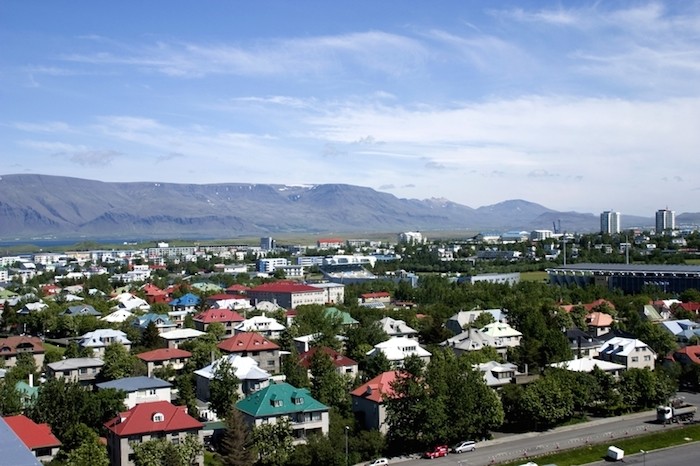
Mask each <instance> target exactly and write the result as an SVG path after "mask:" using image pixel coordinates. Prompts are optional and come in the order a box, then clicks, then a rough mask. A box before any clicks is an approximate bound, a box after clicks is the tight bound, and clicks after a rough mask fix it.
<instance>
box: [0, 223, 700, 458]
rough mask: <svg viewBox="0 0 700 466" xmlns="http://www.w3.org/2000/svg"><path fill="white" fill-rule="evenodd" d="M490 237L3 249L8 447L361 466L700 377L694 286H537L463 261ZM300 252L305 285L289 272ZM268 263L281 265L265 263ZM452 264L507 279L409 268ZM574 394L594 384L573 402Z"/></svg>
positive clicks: (538, 424) (666, 392) (484, 263)
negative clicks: (319, 458)
mask: <svg viewBox="0 0 700 466" xmlns="http://www.w3.org/2000/svg"><path fill="white" fill-rule="evenodd" d="M691 239H692V236H691ZM480 241H481V242H480ZM484 241H488V242H484ZM494 241H495V240H494V239H492V238H491V237H489V238H487V239H486V240H484V239H483V238H482V239H472V240H470V241H464V242H462V243H461V244H460V245H459V246H458V243H457V242H454V244H453V245H452V246H449V245H448V244H445V243H444V242H442V241H434V242H431V241H429V240H427V239H426V238H425V237H423V236H420V237H419V236H417V232H412V234H410V235H407V234H401V235H397V239H396V242H395V243H391V242H389V243H383V242H373V241H369V240H357V239H352V240H350V239H348V240H343V241H341V240H340V239H336V238H333V239H332V241H331V240H330V239H329V240H323V241H318V242H316V244H315V245H311V246H309V247H306V248H301V247H299V246H294V247H288V248H285V247H282V246H280V245H279V243H276V244H275V245H274V246H271V247H269V248H266V249H262V248H259V247H256V246H224V247H217V248H211V249H210V248H207V247H202V246H199V247H191V248H181V247H178V248H173V247H170V246H169V245H167V244H165V243H162V244H159V245H158V246H157V247H148V248H146V249H143V250H138V249H118V250H117V249H115V250H111V251H109V253H108V251H105V250H87V251H65V252H63V253H61V254H55V255H52V256H47V255H46V254H42V255H38V254H34V255H32V254H20V255H16V256H6V257H2V259H1V261H0V263H2V264H3V269H4V271H5V275H6V277H7V279H6V280H5V281H4V283H3V284H2V285H1V286H2V288H1V289H0V296H1V298H0V306H2V321H1V324H2V332H3V335H2V337H1V338H0V354H2V361H3V368H2V369H1V370H0V374H1V377H2V379H1V381H0V390H1V393H2V394H3V399H4V401H3V402H2V404H0V410H1V411H2V412H1V413H0V414H2V416H3V420H4V422H5V423H6V425H7V426H9V429H10V430H12V431H14V432H15V433H16V435H17V436H19V437H20V438H23V437H22V436H23V435H25V433H26V432H27V431H30V430H36V431H37V432H39V431H41V432H42V439H41V441H39V440H37V439H35V438H33V437H32V439H31V440H27V442H25V444H26V448H27V450H28V451H30V452H31V453H32V454H33V455H34V456H35V457H36V458H37V460H38V461H40V462H43V463H44V464H52V465H54V466H60V465H74V464H76V465H77V464H82V463H79V462H78V460H77V459H76V458H78V456H79V455H84V454H88V452H89V454H90V455H97V456H98V457H100V458H103V460H98V461H97V462H96V463H95V464H104V465H113V466H141V465H143V464H146V463H144V461H145V458H146V457H147V456H148V455H154V454H155V455H156V456H158V455H160V456H159V457H162V458H165V457H166V456H167V455H176V456H178V457H179V458H186V462H185V463H181V464H183V465H184V464H187V465H193V464H196V465H199V466H204V465H205V464H207V465H212V466H215V465H222V464H229V463H226V461H228V460H226V459H225V458H227V457H228V456H227V455H232V454H234V453H232V450H231V449H230V448H231V443H230V442H232V441H233V440H232V439H233V438H234V437H235V435H239V434H240V433H241V432H247V434H245V435H244V437H245V438H248V439H249V440H246V441H245V442H246V443H245V445H247V447H245V448H250V449H251V451H254V452H255V453H256V455H257V456H256V457H255V458H253V461H254V462H255V461H257V462H258V463H259V464H273V463H274V462H275V461H276V463H274V464H290V465H297V464H298V465H302V464H308V463H305V461H307V460H304V459H303V458H304V457H305V456H304V455H312V456H313V455H320V454H322V451H324V450H323V448H328V451H335V452H336V453H334V454H337V455H340V457H342V456H344V455H347V460H348V461H350V460H352V461H353V463H357V462H360V461H366V460H370V459H372V458H374V457H379V456H382V455H390V454H407V453H414V452H415V451H414V450H412V449H413V448H432V447H433V446H434V445H441V444H443V443H451V442H456V441H461V440H465V439H467V440H470V439H481V438H489V436H490V435H492V433H493V432H494V431H496V430H498V429H503V428H507V429H516V430H517V429H532V428H535V429H542V428H546V427H551V426H556V425H560V424H562V423H565V422H568V421H570V420H571V419H572V418H573V417H574V416H578V415H581V414H580V413H584V415H586V414H588V415H596V416H615V415H619V414H622V413H626V412H630V411H634V410H639V409H649V408H653V407H654V406H655V405H656V404H658V403H664V402H666V401H667V399H668V398H670V397H671V396H672V395H673V393H675V391H676V390H677V389H678V388H679V387H681V386H684V387H688V386H697V384H698V380H700V379H698V378H697V374H699V373H700V356H699V355H700V351H696V350H694V348H695V347H696V346H697V344H698V343H700V323H699V322H698V309H700V292H698V291H697V290H696V289H694V288H692V287H688V288H686V289H685V290H683V291H682V292H680V293H675V292H666V293H664V292H663V290H661V289H659V288H649V289H648V290H646V293H634V294H624V293H621V292H619V290H618V289H617V288H616V287H615V283H616V282H614V281H609V282H608V283H607V286H602V283H603V282H602V281H600V280H598V281H597V282H596V283H597V285H585V286H584V285H581V284H568V285H562V284H552V283H548V282H547V281H545V280H542V279H541V278H540V279H536V280H532V279H528V278H524V277H527V276H528V275H527V274H528V273H529V272H528V271H527V267H528V266H529V265H528V264H532V265H536V266H537V267H539V269H538V270H540V272H536V273H540V274H541V275H539V277H542V276H543V275H544V274H543V268H545V267H547V268H554V267H556V263H550V264H540V262H541V260H545V259H544V255H543V256H542V259H539V258H537V257H535V256H532V257H530V258H529V259H528V258H524V259H522V262H521V263H515V264H514V263H513V262H510V261H506V262H498V261H499V260H500V259H498V260H496V261H495V262H494V259H490V258H489V259H483V258H481V259H479V258H478V257H477V256H478V254H473V253H474V252H478V250H480V248H483V247H489V248H492V247H493V245H494V244H496V243H494ZM350 244H352V246H350ZM505 245H509V246H513V245H517V242H508V243H505ZM549 245H550V246H556V244H555V243H552V242H550V243H549ZM540 246H542V245H541V244H538V245H537V247H540ZM571 249H573V248H570V249H569V254H571ZM291 250H294V251H297V252H296V253H290V251H291ZM448 250H451V251H453V254H451V255H448V254H447V253H446V251H448ZM462 250H469V251H471V252H470V255H465V254H463V253H461V252H459V251H462ZM350 251H352V252H350ZM542 251H547V254H551V252H552V248H547V247H546V248H543V249H542ZM294 254H297V255H298V257H299V258H300V259H303V260H302V261H301V262H300V264H299V266H300V269H301V270H302V271H303V273H302V274H298V273H297V272H296V271H295V272H294V274H292V276H287V274H286V272H287V271H288V270H289V268H288V266H289V265H290V264H289V263H290V261H294V258H295V256H294ZM312 254H316V255H312ZM107 257H109V260H106V259H105V258H107ZM276 257H280V258H284V259H285V260H286V262H283V261H273V260H265V259H274V258H276ZM311 257H315V258H318V259H315V260H310V258H311ZM367 257H372V260H369V259H366V258H367ZM460 257H461V258H463V259H464V260H463V261H461V260H460V261H458V260H457V259H458V258H460ZM339 258H342V260H341V259H339ZM385 258H391V259H390V260H386V259H385ZM447 258H450V259H449V260H446V259H447ZM261 261H262V262H261ZM451 263H460V264H461V265H460V267H462V266H463V264H472V265H471V267H474V265H473V264H480V267H482V268H487V269H488V267H491V269H495V268H501V269H502V270H503V271H504V272H502V273H501V272H494V271H487V272H484V273H483V274H478V273H470V274H468V275H462V273H461V272H452V273H450V272H440V273H435V272H427V271H426V270H425V268H426V267H427V265H428V264H436V265H438V264H441V266H445V267H448V268H449V267H451V266H450V265H449V264H451ZM29 264H32V266H28V265H29ZM221 264H225V265H228V264H230V265H231V270H234V271H233V272H230V273H226V272H224V270H226V267H221ZM261 264H262V265H261ZM277 264H281V265H280V267H281V268H277ZM301 264H308V265H301ZM372 264H374V265H372ZM406 267H409V268H406ZM519 267H520V268H522V270H523V271H522V272H513V271H512V270H514V269H518V268H519ZM601 267H602V266H601ZM637 267H638V268H639V270H640V271H639V272H635V273H639V274H641V273H644V270H643V269H644V267H645V266H644V265H643V264H639V265H637ZM652 267H653V266H652ZM591 270H593V269H592V268H591ZM131 272H137V273H131ZM506 276H507V278H504V277H506ZM465 277H467V279H465ZM76 302H77V303H79V304H76ZM642 380H643V381H645V382H641V381H642ZM640 383H653V384H654V385H655V386H656V387H657V389H656V395H655V397H654V398H652V399H647V398H639V397H637V398H635V395H633V392H631V391H630V392H629V393H628V392H627V391H626V390H628V389H627V388H626V387H628V386H629V387H632V386H633V385H635V384H637V385H638V384H640ZM554 386H556V387H559V388H557V390H556V391H555V392H552V387H554ZM576 386H587V387H590V389H589V390H588V391H587V392H586V394H585V397H584V396H583V394H582V393H579V391H575V394H574V391H573V390H574V389H573V387H576ZM635 386H636V385H635ZM605 387H607V388H605ZM698 388H700V387H698ZM567 390H568V392H567ZM630 390H631V388H630ZM564 392H566V393H569V396H563V397H562V398H557V399H553V400H549V401H548V402H550V403H554V404H559V405H560V407H561V409H558V410H555V411H552V410H547V409H545V408H538V406H539V405H538V404H537V403H534V404H532V403H530V404H525V403H523V402H522V400H525V399H530V398H529V397H534V398H533V399H540V400H542V403H544V401H543V398H542V397H543V396H545V395H544V394H545V393H547V394H548V395H546V396H554V395H551V394H552V393H564ZM436 399H439V400H444V401H443V402H441V404H438V405H436V404H435V403H433V402H431V401H430V400H436ZM68 400H80V401H72V402H69V401H68ZM601 400H605V403H604V404H603V403H601ZM62 403H72V406H76V405H77V406H81V407H82V406H85V407H86V408H85V409H87V407H89V406H100V408H99V411H98V412H97V415H96V416H92V415H91V417H82V416H87V414H81V413H82V408H81V409H78V410H77V411H76V412H75V414H74V415H73V417H68V418H67V417H66V416H65V415H61V416H62V417H60V418H59V417H58V416H57V415H58V414H59V413H60V412H61V410H69V411H70V410H71V409H73V408H71V405H63V404H62ZM76 403H77V404H76ZM477 405H478V406H489V409H488V410H482V409H474V406H477ZM542 406H544V405H542ZM406 413H420V414H416V416H417V417H411V416H407V415H406ZM441 416H442V417H441ZM454 416H458V417H459V420H454V421H453V423H451V424H445V423H444V422H441V421H439V419H447V418H454ZM526 419H527V420H529V423H528V424H527V425H524V424H523V422H525V421H524V420H526ZM428 421H429V422H428ZM452 424H454V425H452ZM425 425H431V426H433V427H432V428H431V429H430V430H425V427H424V426H425ZM75 429H82V430H81V432H83V431H84V432H85V435H82V434H81V435H80V436H78V437H76V436H74V435H73V432H74V431H75ZM8 432H9V431H8ZM88 432H89V434H88ZM236 432H238V433H239V434H236ZM337 432H341V436H340V437H338V434H337ZM1 433H2V431H1V430H0V434H1ZM416 433H419V434H420V438H422V439H424V440H421V442H420V445H414V444H415V441H411V440H410V438H411V437H415V435H416ZM234 434H235V435H234ZM346 437H347V442H348V445H349V446H348V449H347V453H346V450H345V449H344V448H341V447H342V446H343V445H344V442H345V441H346ZM37 438H38V437H37ZM359 439H364V440H363V441H360V440H359ZM319 442H320V443H319ZM323 445H326V447H323ZM339 445H340V446H339ZM350 445H352V447H351V446H350ZM238 448H244V447H243V445H240V446H239V447H238ZM323 454H325V453H323ZM273 458H277V459H273ZM280 458H281V459H280ZM100 461H101V462H100ZM324 461H325V460H324ZM328 461H329V463H328V464H332V463H331V462H330V461H331V460H330V459H328ZM339 461H340V460H339ZM178 464H180V463H178Z"/></svg>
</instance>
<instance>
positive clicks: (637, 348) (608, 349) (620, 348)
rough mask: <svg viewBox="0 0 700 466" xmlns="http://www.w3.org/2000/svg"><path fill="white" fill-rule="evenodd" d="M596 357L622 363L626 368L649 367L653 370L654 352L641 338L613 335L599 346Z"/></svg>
mask: <svg viewBox="0 0 700 466" xmlns="http://www.w3.org/2000/svg"><path fill="white" fill-rule="evenodd" d="M598 359H601V360H603V361H610V362H615V363H617V364H622V365H623V366H625V368H627V369H632V368H639V369H644V368H649V369H651V370H654V361H656V352H654V350H653V349H651V348H650V347H649V345H647V344H646V343H644V342H643V341H641V340H637V339H634V338H625V337H613V338H611V339H609V340H607V341H606V342H605V343H603V345H602V346H601V347H600V350H599V351H598Z"/></svg>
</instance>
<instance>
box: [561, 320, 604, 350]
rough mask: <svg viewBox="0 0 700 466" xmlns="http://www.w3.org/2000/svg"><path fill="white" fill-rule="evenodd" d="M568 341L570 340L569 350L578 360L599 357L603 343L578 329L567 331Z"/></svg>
mask: <svg viewBox="0 0 700 466" xmlns="http://www.w3.org/2000/svg"><path fill="white" fill-rule="evenodd" d="M566 339H567V340H569V348H571V352H572V353H573V354H574V355H575V356H576V357H577V358H587V357H592V358H594V357H596V356H598V350H599V349H600V346H601V345H602V344H603V341H602V340H600V339H598V338H596V337H592V336H591V335H590V334H588V333H586V332H584V331H583V330H581V329H580V328H578V327H574V328H571V329H569V330H567V331H566Z"/></svg>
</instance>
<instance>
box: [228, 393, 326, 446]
mask: <svg viewBox="0 0 700 466" xmlns="http://www.w3.org/2000/svg"><path fill="white" fill-rule="evenodd" d="M236 408H238V410H239V411H240V412H242V413H243V419H244V420H245V422H246V423H247V424H248V425H249V426H255V427H257V426H260V425H263V424H275V423H276V422H277V420H278V419H281V418H288V419H289V420H290V421H291V422H290V424H291V427H292V435H293V437H294V443H295V444H299V443H305V442H306V438H307V437H308V436H309V435H311V434H322V435H328V430H329V429H328V426H329V415H328V406H326V405H324V404H323V403H321V402H320V401H317V400H315V399H314V398H313V397H312V396H311V393H310V392H309V391H308V390H307V389H305V388H297V387H294V386H293V385H290V384H288V383H284V382H280V383H273V384H270V385H268V386H267V387H265V388H263V389H262V390H258V391H257V392H255V393H253V394H251V395H249V396H247V397H246V398H245V399H243V400H241V401H239V402H238V403H236Z"/></svg>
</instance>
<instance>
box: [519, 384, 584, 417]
mask: <svg viewBox="0 0 700 466" xmlns="http://www.w3.org/2000/svg"><path fill="white" fill-rule="evenodd" d="M520 410H521V414H522V415H523V417H524V419H528V420H529V422H530V423H531V425H532V426H533V427H534V428H535V429H545V428H548V427H551V426H555V425H557V424H560V423H562V422H564V421H566V420H568V419H569V418H570V417H571V416H572V415H573V412H574V397H573V395H572V393H571V391H569V390H567V388H566V387H564V386H563V385H562V384H561V383H560V381H559V380H558V379H557V378H556V377H546V376H544V377H540V378H539V379H537V380H535V381H534V382H532V383H531V384H530V385H528V386H527V387H525V390H523V393H522V396H521V398H520Z"/></svg>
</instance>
